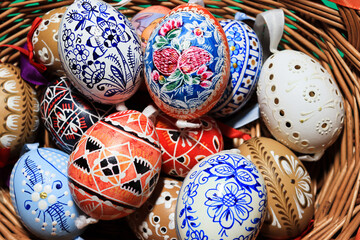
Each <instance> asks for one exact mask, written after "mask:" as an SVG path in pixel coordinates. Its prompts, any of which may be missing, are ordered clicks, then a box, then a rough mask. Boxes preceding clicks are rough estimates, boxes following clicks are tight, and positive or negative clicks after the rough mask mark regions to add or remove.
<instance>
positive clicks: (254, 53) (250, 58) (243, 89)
mask: <svg viewBox="0 0 360 240" xmlns="http://www.w3.org/2000/svg"><path fill="white" fill-rule="evenodd" d="M220 24H221V26H222V27H223V29H224V32H225V35H226V38H227V40H228V44H229V49H230V79H229V83H228V85H227V87H226V89H225V92H224V94H223V95H222V97H221V98H220V100H219V101H218V102H217V103H216V105H215V106H214V108H213V109H212V110H211V115H212V116H215V117H227V116H230V115H232V114H234V113H236V112H237V111H239V110H240V109H241V108H243V107H244V106H245V104H246V103H247V102H248V101H249V99H250V98H251V97H252V95H253V94H254V93H255V89H256V84H257V81H258V78H259V75H260V71H261V66H262V60H263V59H262V58H263V56H262V47H261V45H260V41H259V38H258V36H257V35H256V33H255V32H254V30H253V29H252V28H251V27H250V26H249V25H247V24H246V23H244V22H242V21H237V20H231V19H227V20H222V21H220Z"/></svg>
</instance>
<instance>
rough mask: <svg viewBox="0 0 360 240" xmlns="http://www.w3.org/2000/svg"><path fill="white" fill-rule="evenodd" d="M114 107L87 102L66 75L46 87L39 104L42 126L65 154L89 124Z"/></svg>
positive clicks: (107, 113) (108, 112)
mask: <svg viewBox="0 0 360 240" xmlns="http://www.w3.org/2000/svg"><path fill="white" fill-rule="evenodd" d="M114 109H115V108H114V107H113V106H112V105H104V104H100V103H96V102H90V101H89V100H88V99H87V98H86V97H84V96H83V95H82V94H81V93H80V92H79V91H77V90H76V89H75V88H74V87H73V86H72V85H71V83H70V81H69V80H68V79H67V78H66V77H61V78H58V79H56V80H55V81H53V82H52V83H50V84H49V85H48V86H47V88H46V90H45V92H44V95H43V98H42V101H41V104H40V112H41V118H42V120H43V123H44V126H45V127H46V129H47V130H48V131H49V132H50V134H51V136H52V137H53V139H54V141H55V143H56V144H57V145H58V146H59V147H60V148H61V149H62V150H63V151H65V152H67V153H71V151H72V149H73V146H74V145H75V144H76V142H77V141H79V139H80V138H81V136H82V135H83V133H84V132H85V131H86V130H87V129H88V128H89V127H91V126H92V125H93V124H94V123H96V122H97V121H99V120H100V119H101V118H102V117H104V116H106V115H109V114H110V113H111V112H113V111H114Z"/></svg>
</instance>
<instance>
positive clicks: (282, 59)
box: [0, 0, 344, 240]
mask: <svg viewBox="0 0 360 240" xmlns="http://www.w3.org/2000/svg"><path fill="white" fill-rule="evenodd" d="M32 43H33V45H34V56H35V60H36V61H37V62H39V63H41V64H43V65H45V66H46V67H47V72H46V73H45V74H46V76H47V77H48V78H49V84H48V85H47V86H45V87H44V91H43V92H42V95H41V97H40V98H39V100H40V101H38V100H37V96H36V92H35V90H34V89H33V88H32V86H31V85H30V84H28V83H27V82H25V81H24V80H23V79H22V78H21V77H20V69H19V68H17V67H15V66H12V65H10V64H0V73H1V74H0V80H1V81H2V84H1V87H2V88H3V91H2V93H1V95H0V99H2V101H3V102H4V106H5V107H4V109H6V111H8V112H9V113H8V114H6V116H5V117H3V119H2V121H3V123H4V124H2V125H1V126H3V128H4V129H3V134H2V135H1V138H0V145H1V147H2V148H7V149H10V150H9V151H10V152H11V156H12V157H13V158H16V159H18V160H17V161H16V164H15V166H14V167H13V170H12V173H11V181H10V192H11V197H12V201H13V205H14V207H15V209H16V212H17V214H18V215H19V217H20V219H21V220H22V222H23V224H24V226H25V227H26V228H27V229H28V230H29V231H31V232H32V233H33V234H34V235H35V236H37V237H38V238H40V239H74V238H75V237H76V236H80V235H81V234H82V233H83V232H84V231H85V229H86V226H87V225H88V224H89V223H90V222H96V221H99V220H115V219H120V218H121V219H126V221H127V222H128V224H129V227H130V228H131V229H132V231H133V232H134V234H135V235H136V236H137V237H138V238H139V239H170V240H175V239H255V238H256V237H257V236H258V235H259V234H260V235H261V236H264V237H268V238H271V239H289V238H295V237H297V236H299V235H300V234H301V233H302V232H303V231H304V230H305V229H306V228H307V227H308V225H309V223H310V221H311V219H312V218H313V213H314V201H315V199H314V190H313V188H312V184H311V179H310V175H309V173H308V172H307V170H306V168H305V166H304V165H303V163H302V162H301V160H312V161H316V160H319V159H320V158H321V156H322V154H323V153H324V151H325V150H326V149H327V148H328V147H329V146H331V144H332V143H334V141H335V140H336V139H337V137H338V136H339V134H340V133H341V130H342V127H343V122H344V103H343V100H342V96H341V92H340V89H339V88H338V87H337V85H336V82H335V81H334V80H333V79H332V77H331V76H330V74H329V73H328V72H327V71H326V69H325V68H323V67H322V66H321V65H320V64H319V63H318V62H317V61H316V60H314V59H313V58H311V57H309V56H307V55H305V54H303V53H300V52H298V51H294V50H284V51H278V52H276V53H274V54H273V55H271V56H270V57H269V58H268V59H263V55H262V46H261V45H260V40H259V38H258V37H257V35H256V33H255V32H254V30H253V29H252V28H251V27H250V26H249V25H247V24H246V23H245V22H242V21H237V20H222V21H218V20H217V19H216V18H215V17H214V16H213V15H212V14H211V13H210V12H208V11H207V10H206V9H205V8H204V7H202V6H200V5H197V4H192V3H188V4H182V5H180V6H178V7H176V8H174V9H169V8H167V7H163V6H151V7H148V8H146V9H144V10H143V11H141V12H139V13H138V14H136V15H135V16H134V17H133V18H132V19H131V21H130V20H128V19H127V17H126V16H124V15H123V14H122V13H120V12H119V11H118V10H117V9H116V8H115V7H113V6H111V5H110V4H108V3H105V2H103V1H101V0H94V1H88V0H76V1H75V2H74V3H72V4H71V5H69V6H68V7H63V8H59V9H54V10H52V11H50V12H48V13H47V14H45V15H44V16H43V20H42V22H41V24H40V25H39V27H38V28H37V29H36V30H35V32H34V35H33V38H32ZM263 62H264V63H263ZM255 92H256V94H255ZM146 94H148V96H149V98H148V99H146V101H145V102H143V101H142V98H141V97H142V96H143V95H146ZM255 97H257V100H258V103H259V111H260V115H261V118H262V120H263V122H264V124H265V126H266V127H267V128H268V130H269V132H270V133H271V134H272V136H273V138H267V137H254V138H251V139H249V140H246V141H244V143H243V144H241V145H240V146H239V147H238V149H231V148H230V149H227V146H226V144H225V141H224V137H223V135H224V133H223V131H222V129H221V125H220V124H218V123H219V122H221V121H223V120H224V119H226V118H227V117H230V116H234V115H236V114H237V113H239V112H241V110H242V109H244V106H247V103H248V102H250V99H251V98H255ZM126 103H130V105H132V106H134V105H135V106H136V107H135V108H136V109H135V108H134V109H127V107H126ZM148 105H150V108H149V107H146V106H148ZM149 109H150V110H149ZM24 119H25V120H24ZM22 121H23V122H24V123H23V122H22ZM40 124H42V125H41V126H43V127H44V129H45V131H46V132H47V133H49V135H50V136H51V138H52V139H53V143H54V146H53V147H52V148H46V147H38V146H32V147H30V148H29V149H28V151H23V152H22V154H21V155H19V152H20V148H21V147H22V146H24V144H26V143H31V142H33V141H34V139H35V138H34V137H35V136H36V132H37V131H38V126H39V125H40Z"/></svg>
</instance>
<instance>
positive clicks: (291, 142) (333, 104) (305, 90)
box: [257, 50, 345, 161]
mask: <svg viewBox="0 0 360 240" xmlns="http://www.w3.org/2000/svg"><path fill="white" fill-rule="evenodd" d="M257 96H258V102H259V108H260V114H261V117H262V119H263V121H264V123H265V125H266V127H267V128H268V129H269V131H270V132H271V134H272V135H273V136H274V137H275V138H276V139H277V140H278V141H280V142H281V143H283V144H284V145H286V146H287V147H289V148H291V149H292V150H294V151H297V152H299V153H303V154H313V155H304V156H300V157H299V158H300V160H308V161H316V160H318V159H320V157H321V156H322V155H323V153H324V151H325V150H326V149H327V148H328V147H329V146H330V145H332V144H333V143H334V142H335V140H336V139H337V137H338V136H339V135H340V133H341V130H342V128H343V124H344V117H345V115H344V112H345V110H344V101H343V97H342V94H341V91H340V89H339V87H338V86H337V84H336V82H335V80H334V79H333V78H332V76H331V75H330V74H329V73H328V72H327V71H326V69H325V68H324V67H322V66H321V65H320V63H319V62H317V61H316V60H315V59H313V58H312V57H310V56H308V55H306V54H304V53H302V52H299V51H295V50H283V51H278V52H276V53H274V54H273V55H271V56H270V57H269V58H268V59H267V60H266V61H265V63H264V66H263V68H262V70H261V73H260V77H259V81H258V86H257Z"/></svg>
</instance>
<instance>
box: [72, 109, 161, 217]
mask: <svg viewBox="0 0 360 240" xmlns="http://www.w3.org/2000/svg"><path fill="white" fill-rule="evenodd" d="M160 169H161V149H160V144H159V138H158V135H157V133H156V130H155V126H154V124H153V123H152V121H151V120H150V119H149V118H148V117H146V116H145V115H144V114H142V113H140V112H138V111H135V110H127V111H121V112H117V113H113V114H111V115H109V116H107V117H105V118H104V119H103V120H100V121H98V122H97V123H95V124H94V125H93V126H92V127H90V128H89V129H88V130H87V131H86V132H85V133H84V135H83V136H82V137H81V139H80V141H79V142H78V144H77V145H76V147H74V151H73V152H72V154H71V155H70V160H69V165H68V176H69V186H70V189H71V193H72V195H73V196H74V199H75V202H76V203H77V204H78V206H79V207H80V208H81V209H82V210H83V211H84V212H85V213H87V214H88V215H89V216H91V217H93V218H96V219H102V220H112V219H118V218H122V217H125V216H127V215H129V214H130V213H132V212H134V211H135V210H136V209H138V208H140V207H141V206H142V205H143V203H144V202H145V201H146V200H147V199H148V198H149V196H150V195H151V193H152V192H153V190H154V188H155V185H156V183H157V181H158V178H159V175H160Z"/></svg>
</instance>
